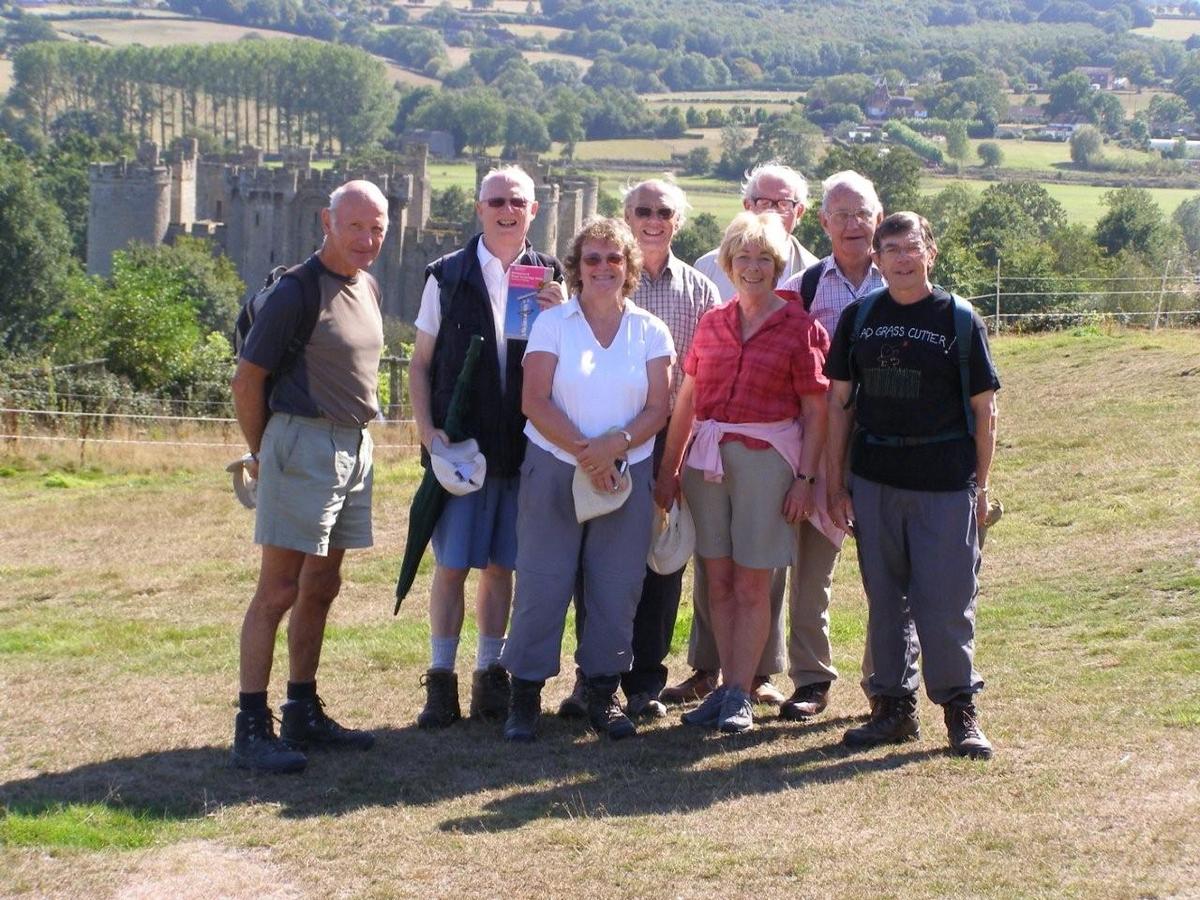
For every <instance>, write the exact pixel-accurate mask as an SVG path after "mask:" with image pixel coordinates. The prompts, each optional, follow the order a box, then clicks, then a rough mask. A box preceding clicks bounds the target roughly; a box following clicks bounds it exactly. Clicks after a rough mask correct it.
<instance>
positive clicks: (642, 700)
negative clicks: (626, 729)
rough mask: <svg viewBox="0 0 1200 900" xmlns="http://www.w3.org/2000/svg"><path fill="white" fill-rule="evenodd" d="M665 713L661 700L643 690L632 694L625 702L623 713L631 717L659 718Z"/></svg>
mask: <svg viewBox="0 0 1200 900" xmlns="http://www.w3.org/2000/svg"><path fill="white" fill-rule="evenodd" d="M666 714H667V708H666V707H665V706H663V704H662V701H661V700H659V699H658V698H657V697H655V696H653V695H651V694H648V693H646V692H645V691H643V692H641V693H639V694H634V695H633V696H632V697H630V698H629V702H628V703H626V704H625V715H627V716H629V718H631V719H661V718H664V717H665V716H666Z"/></svg>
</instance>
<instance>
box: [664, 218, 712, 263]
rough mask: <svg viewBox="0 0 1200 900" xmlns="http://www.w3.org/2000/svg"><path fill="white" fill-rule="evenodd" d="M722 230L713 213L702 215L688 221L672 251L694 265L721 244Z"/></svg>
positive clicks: (679, 233) (672, 243) (672, 246)
mask: <svg viewBox="0 0 1200 900" xmlns="http://www.w3.org/2000/svg"><path fill="white" fill-rule="evenodd" d="M721 235H722V228H721V223H720V222H718V221H717V217H716V216H714V215H713V214H712V213H700V214H699V215H697V216H693V217H692V218H691V219H689V220H688V223H687V224H686V225H684V226H683V228H681V229H680V230H679V232H678V233H677V234H676V235H675V239H674V240H673V241H672V242H671V250H672V251H673V252H674V253H675V255H676V256H678V257H679V258H680V259H682V260H684V261H685V262H687V263H692V262H694V261H695V260H697V259H699V258H700V257H701V256H703V255H704V254H705V253H707V252H708V251H709V250H711V249H712V248H713V247H716V246H717V245H718V244H720V243H721Z"/></svg>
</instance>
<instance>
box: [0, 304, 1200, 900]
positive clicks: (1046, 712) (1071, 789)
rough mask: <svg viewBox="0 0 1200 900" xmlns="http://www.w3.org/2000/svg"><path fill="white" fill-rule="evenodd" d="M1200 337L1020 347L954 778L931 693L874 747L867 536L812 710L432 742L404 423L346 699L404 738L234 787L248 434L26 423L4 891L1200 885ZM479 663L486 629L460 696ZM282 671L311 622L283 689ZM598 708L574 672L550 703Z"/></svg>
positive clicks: (352, 649)
mask: <svg viewBox="0 0 1200 900" xmlns="http://www.w3.org/2000/svg"><path fill="white" fill-rule="evenodd" d="M1198 348H1200V333H1198V332H1195V331H1159V332H1149V331H1122V330H1112V329H1110V328H1109V327H1106V326H1105V325H1104V324H1103V323H1099V324H1097V325H1095V326H1091V327H1085V328H1081V329H1079V330H1077V331H1075V332H1070V333H1058V334H1046V335H1040V336H1032V337H1009V336H1004V337H1000V338H997V339H995V340H994V342H993V350H994V352H995V357H996V361H997V366H998V368H999V371H1000V376H1001V380H1002V382H1003V385H1004V387H1003V389H1002V391H1001V393H1000V426H999V427H1000V431H999V434H1000V441H999V443H1000V447H999V451H998V454H997V458H996V464H995V468H994V470H993V479H992V487H993V491H994V492H995V493H996V494H997V495H998V496H999V497H1000V498H1002V499H1003V501H1004V504H1005V507H1006V512H1005V516H1004V518H1003V520H1002V521H1001V522H1000V523H999V524H998V525H997V526H996V527H995V528H993V529H992V532H991V533H990V534H989V536H988V540H987V545H986V548H985V556H984V564H983V570H982V575H981V584H982V589H981V594H980V599H979V612H978V623H979V628H978V645H977V652H978V656H977V662H978V666H979V668H980V671H981V673H982V674H983V676H984V678H985V679H986V680H987V689H986V690H985V692H984V694H983V695H982V697H981V701H980V710H981V713H982V717H983V724H984V727H985V729H986V730H987V732H988V734H989V736H990V737H991V738H992V739H993V741H994V742H995V744H996V758H995V759H994V760H993V761H992V762H991V763H979V762H969V761H965V760H959V759H953V758H951V757H949V756H948V755H947V754H946V752H945V749H944V748H945V733H944V728H943V726H942V723H941V715H940V710H939V709H937V708H936V707H933V706H931V705H930V704H929V703H928V701H927V700H925V699H924V698H922V700H921V707H920V710H919V712H920V716H921V719H922V726H923V735H922V738H921V740H920V741H918V742H916V743H911V744H906V745H903V746H893V747H886V748H880V749H877V750H873V751H869V752H849V751H847V750H846V749H844V748H843V747H842V746H841V743H840V738H841V734H842V732H843V730H844V729H845V728H847V727H848V726H850V725H853V724H855V723H856V722H857V721H859V720H860V717H861V716H862V715H863V713H864V712H865V709H866V701H865V700H864V698H863V696H862V694H861V693H860V691H859V688H858V685H857V680H858V665H859V660H860V659H861V655H862V648H863V638H864V620H865V606H864V600H863V595H862V591H861V588H860V586H859V581H858V575H857V569H856V562H855V554H854V548H853V544H852V543H848V544H847V546H846V548H845V552H844V553H843V559H842V560H841V561H840V563H839V565H838V568H837V573H836V580H835V585H834V597H835V599H834V604H833V608H832V634H833V640H834V648H835V654H834V657H835V660H834V661H835V663H836V665H837V666H838V668H839V669H840V671H841V674H842V679H841V680H840V681H839V682H837V683H836V684H835V686H834V689H833V692H832V699H831V706H830V709H829V710H828V711H827V712H826V713H825V714H824V715H823V716H821V717H820V718H818V719H817V720H815V721H813V722H812V723H810V724H807V725H800V724H793V723H784V722H780V721H778V720H776V719H775V718H773V717H771V716H770V715H769V714H767V713H766V711H765V710H761V709H760V710H759V713H760V718H759V721H758V725H757V727H756V728H755V730H754V731H752V732H750V733H749V734H747V735H744V736H741V737H737V738H722V737H717V736H714V735H710V734H708V733H703V732H698V731H695V730H692V729H689V728H685V727H683V726H681V725H680V724H679V723H678V718H677V712H673V713H672V715H671V716H670V717H669V718H667V719H665V720H661V721H658V722H655V723H654V724H651V725H647V726H645V727H643V728H642V729H641V733H640V734H639V735H638V736H637V737H635V738H632V739H630V740H627V741H624V742H621V743H619V744H613V743H609V742H602V741H599V740H598V739H596V738H595V737H594V736H592V735H590V734H589V733H587V732H586V731H585V730H584V729H583V728H582V727H581V726H578V725H575V724H570V723H567V722H563V721H561V720H556V719H554V718H552V717H545V718H544V720H543V724H542V730H541V736H540V739H539V740H538V742H537V743H535V744H532V745H528V746H521V747H519V748H517V747H512V746H508V745H506V744H504V743H503V742H502V741H501V740H500V739H499V736H498V728H497V727H496V726H492V725H485V724H480V723H476V722H463V723H460V724H457V725H455V726H453V727H452V728H450V729H448V730H446V731H444V732H436V733H431V732H426V731H420V730H418V729H417V728H416V727H415V726H414V724H413V719H414V716H415V714H416V712H417V710H418V709H419V707H420V703H421V699H422V689H421V687H420V686H419V683H418V679H419V677H420V675H421V673H422V672H423V670H424V667H425V665H426V664H427V659H428V644H427V638H428V630H427V625H426V614H427V608H426V596H427V591H428V588H429V567H428V565H426V566H425V567H424V568H423V572H422V574H421V575H420V576H419V577H418V581H417V584H416V587H415V589H414V592H413V594H412V595H411V596H410V598H409V599H408V600H407V601H406V602H405V605H404V607H403V608H402V609H401V612H400V615H399V617H397V618H393V617H392V615H391V610H392V586H393V583H394V578H395V572H396V566H397V560H398V557H399V553H400V550H401V548H402V546H403V543H404V536H405V534H406V529H407V521H406V513H407V510H408V505H409V501H410V499H411V496H412V492H413V489H414V487H415V484H416V479H417V477H418V472H419V469H418V468H417V466H416V461H415V454H414V452H413V448H412V446H411V445H407V441H406V440H405V438H404V430H403V429H399V428H396V427H394V426H392V427H380V428H377V429H374V430H375V431H376V436H377V442H378V446H379V451H378V454H377V463H378V467H379V468H378V478H377V481H376V498H375V500H376V505H375V510H376V512H375V529H376V531H375V539H376V546H375V548H374V549H372V550H368V551H358V552H354V553H352V554H350V556H349V557H348V562H347V566H346V576H347V578H346V582H345V584H344V586H343V589H342V596H341V598H340V599H339V601H338V602H337V604H335V606H334V610H333V616H332V619H331V625H330V629H329V633H328V637H327V641H326V645H325V652H324V655H323V667H322V669H321V685H322V687H321V692H322V695H323V696H324V698H325V699H326V700H327V701H328V703H329V709H330V711H331V712H332V713H333V714H334V715H336V716H339V717H341V718H344V719H345V720H346V721H348V722H349V723H352V724H355V725H359V726H363V727H369V728H371V729H373V730H374V731H375V733H376V735H377V736H378V743H377V744H376V747H375V748H374V750H372V751H371V752H369V753H367V754H363V755H354V756H316V757H314V758H313V760H312V761H311V763H310V765H309V768H308V771H307V772H306V773H305V774H304V775H302V776H296V777H276V778H271V777H252V776H249V775H247V774H245V773H243V772H239V771H234V770H230V769H228V768H226V767H225V760H226V755H227V751H228V743H229V740H230V735H231V730H232V723H233V718H234V698H235V691H236V653H237V628H238V624H239V622H240V620H241V616H242V613H243V610H244V607H245V603H246V599H247V598H248V597H249V595H250V593H251V591H252V590H253V587H254V571H255V566H256V553H255V550H254V548H253V547H252V545H251V543H250V540H251V531H252V520H251V516H250V515H249V514H248V513H247V512H246V511H245V510H243V509H242V508H241V507H240V506H238V505H237V503H236V502H235V500H234V499H233V496H232V492H231V491H230V488H229V481H228V476H227V475H226V474H225V472H224V471H223V465H224V463H225V462H226V461H227V460H228V459H231V458H234V457H235V456H237V455H238V454H240V453H241V447H240V446H239V445H238V441H237V439H236V437H235V436H234V432H233V431H231V430H230V428H229V427H228V426H225V427H223V428H216V429H199V427H198V426H195V425H190V426H188V430H186V431H178V432H176V431H170V430H164V429H166V426H165V425H164V426H162V427H156V429H155V431H156V433H149V432H141V431H125V432H115V433H113V434H112V435H111V436H112V437H114V438H122V439H130V440H153V439H154V438H156V437H157V438H164V437H171V438H175V439H178V440H183V441H189V442H193V443H192V445H191V446H190V448H189V447H179V446H172V445H167V444H151V445H145V446H143V445H139V444H98V443H95V442H92V441H89V442H88V443H87V444H86V445H84V446H82V447H81V446H80V445H79V443H78V442H68V443H66V444H56V443H53V442H41V441H38V440H35V439H31V438H30V436H29V435H30V432H29V431H28V430H27V431H26V437H25V438H23V439H22V440H20V441H19V442H16V443H14V442H12V441H11V440H10V441H8V442H7V443H6V444H5V445H3V447H2V448H0V508H3V510H4V513H5V515H4V516H3V519H2V521H3V524H2V525H0V578H2V579H3V582H4V585H5V589H4V591H3V592H0V683H2V684H3V685H4V690H3V691H0V723H3V725H2V726H0V734H2V735H3V740H0V871H3V872H4V873H5V876H4V883H3V887H2V888H0V893H3V894H4V895H5V896H7V897H21V898H25V897H28V898H34V897H37V898H43V897H64V898H65V897H71V898H77V897H81V896H86V897H95V898H107V897H118V896H121V897H163V896H172V897H176V898H185V897H212V896H221V897H234V898H240V897H261V896H266V895H269V896H276V897H297V898H307V897H312V898H324V897H331V896H355V897H378V898H382V897H421V898H425V897H461V896H467V895H469V896H498V895H499V896H506V897H513V898H524V897H531V898H532V897H537V898H544V897H578V896H586V897H589V898H596V900H601V898H627V897H635V898H640V897H646V898H650V897H662V896H664V895H669V896H673V897H685V898H699V897H711V896H716V895H726V896H744V897H763V898H783V897H814V896H821V897H863V896H901V895H902V896H904V897H911V898H925V897H938V896H953V897H977V898H1011V897H1047V896H1072V897H1088V898H1100V900H1107V898H1125V897H1133V896H1139V897H1167V896H1178V897H1188V896H1194V894H1195V888H1196V885H1197V884H1200V831H1198V830H1197V829H1196V828H1195V823H1196V821H1197V820H1200V792H1198V791H1197V790H1196V785H1197V784H1198V783H1200V755H1197V754H1196V753H1195V752H1194V750H1195V746H1196V741H1197V738H1198V736H1200V700H1198V698H1197V695H1196V691H1195V685H1196V684H1197V680H1198V679H1200V568H1198V567H1200V517H1198V516H1197V514H1196V513H1197V509H1200V457H1197V455H1196V453H1195V447H1196V445H1197V442H1198V441H1200V418H1197V416H1196V415H1195V410H1196V409H1197V408H1198V407H1200V350H1198ZM196 442H207V443H213V444H227V445H228V446H217V447H204V446H198V445H197V443H196ZM688 596H689V593H687V592H685V600H684V604H683V606H682V608H681V610H680V620H679V623H678V626H677V628H676V636H677V641H676V652H675V653H674V654H673V655H672V657H671V658H670V660H669V664H670V665H671V667H672V677H673V678H674V677H675V676H678V675H681V674H685V673H686V668H685V664H684V659H683V646H684V645H685V643H686V641H685V639H684V635H686V631H687V627H688V622H689V619H690V615H691V608H690V604H689V602H688V600H687V599H686V598H687V597H688ZM470 621H471V616H469V615H468V623H470ZM567 633H568V635H570V634H571V633H572V632H571V629H570V627H568V629H567ZM473 647H474V634H473V630H472V627H471V625H470V624H468V627H467V631H466V633H465V634H464V640H463V650H462V652H461V653H460V657H459V661H460V679H466V678H467V677H468V675H467V673H468V672H469V668H470V661H469V659H468V657H470V655H471V653H472V651H473ZM571 649H572V648H571V646H570V639H569V638H568V644H567V646H566V647H564V657H563V665H564V670H565V671H569V668H570V665H571V663H570V652H571ZM284 671H285V664H284V647H283V642H282V637H281V641H280V644H279V646H278V650H277V656H276V678H275V680H274V681H273V691H272V695H271V696H272V699H273V700H274V701H278V698H279V697H280V696H281V692H282V688H281V683H282V682H281V679H282V677H283V673H284ZM779 680H780V681H784V679H779ZM569 689H570V679H569V677H567V676H565V675H564V676H560V677H559V678H557V679H555V680H554V681H552V682H550V683H549V684H548V685H547V688H546V691H545V694H544V698H543V706H544V707H545V708H547V709H553V707H554V706H555V705H556V704H557V702H558V701H559V700H560V699H561V698H562V697H563V696H564V695H565V694H566V693H567V692H568V691H569ZM461 693H462V695H463V697H464V698H465V697H466V688H465V687H463V688H461ZM464 702H465V699H464Z"/></svg>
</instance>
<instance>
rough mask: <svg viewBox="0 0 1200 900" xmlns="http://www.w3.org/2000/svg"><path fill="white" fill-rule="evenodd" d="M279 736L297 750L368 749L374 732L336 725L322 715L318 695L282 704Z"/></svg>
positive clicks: (322, 703) (323, 708) (322, 705)
mask: <svg viewBox="0 0 1200 900" xmlns="http://www.w3.org/2000/svg"><path fill="white" fill-rule="evenodd" d="M282 712H283V723H282V724H281V725H280V726H279V737H280V739H281V740H283V741H284V742H285V743H286V744H287V745H288V746H289V747H294V748H295V749H297V750H370V749H371V747H373V746H374V745H375V735H373V734H371V732H369V731H361V730H359V729H357V728H346V727H344V726H342V725H339V724H338V723H337V722H335V721H334V720H333V719H331V718H330V717H329V716H327V715H326V714H325V702H324V701H323V700H322V699H321V698H320V697H313V698H312V699H311V700H289V701H288V702H287V703H285V704H283V709H282Z"/></svg>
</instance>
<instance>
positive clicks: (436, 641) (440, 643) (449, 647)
mask: <svg viewBox="0 0 1200 900" xmlns="http://www.w3.org/2000/svg"><path fill="white" fill-rule="evenodd" d="M429 644H430V646H431V647H432V648H433V659H432V661H431V662H430V664H429V668H431V669H440V670H442V671H444V672H453V671H454V659H455V657H457V656H458V638H456V637H448V638H440V637H431V638H430V639H429Z"/></svg>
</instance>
